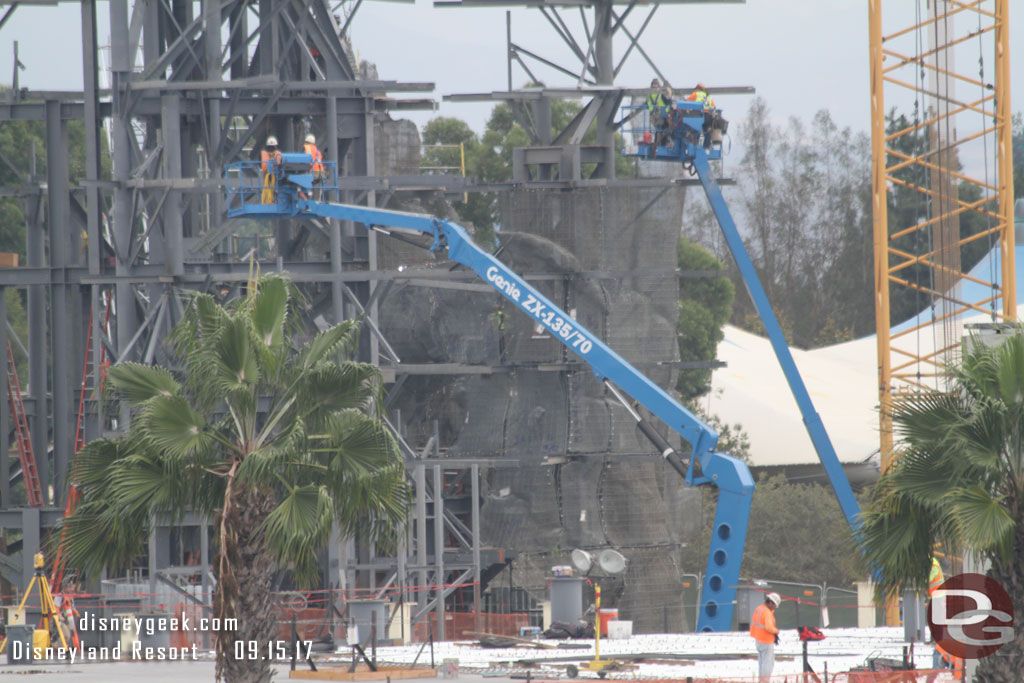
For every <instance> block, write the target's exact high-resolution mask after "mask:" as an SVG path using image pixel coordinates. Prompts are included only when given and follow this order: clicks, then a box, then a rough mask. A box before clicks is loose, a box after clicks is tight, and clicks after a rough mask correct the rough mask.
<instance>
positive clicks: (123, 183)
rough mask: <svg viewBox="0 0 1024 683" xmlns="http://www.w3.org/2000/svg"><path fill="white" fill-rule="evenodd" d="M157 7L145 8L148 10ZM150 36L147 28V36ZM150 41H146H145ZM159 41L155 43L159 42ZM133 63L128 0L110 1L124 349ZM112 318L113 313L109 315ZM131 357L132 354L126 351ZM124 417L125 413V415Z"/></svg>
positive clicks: (120, 341) (128, 308)
mask: <svg viewBox="0 0 1024 683" xmlns="http://www.w3.org/2000/svg"><path fill="white" fill-rule="evenodd" d="M150 11H153V12H155V11H156V10H155V9H153V8H147V12H150ZM148 37H149V34H148V31H147V38H148ZM148 42H149V41H147V43H148ZM158 44H159V43H157V45H158ZM131 70H132V65H131V63H130V61H129V55H128V5H127V0H111V1H110V78H111V84H112V93H111V98H112V100H113V105H114V106H113V112H112V114H111V117H110V131H111V136H110V137H111V142H110V147H111V150H112V153H111V175H112V180H113V182H114V206H113V212H112V216H111V218H112V221H111V222H112V229H113V233H114V240H115V241H114V244H115V245H116V249H117V257H116V266H115V274H116V275H117V277H118V282H117V285H116V297H115V303H116V310H115V311H114V313H115V316H116V317H114V320H116V322H117V347H116V348H118V349H127V348H128V345H129V344H130V343H131V340H132V337H133V336H134V335H135V331H136V330H137V329H138V323H139V320H138V315H137V313H136V307H135V306H136V304H135V290H134V287H133V286H132V284H131V282H130V279H129V278H130V276H131V274H132V267H131V265H132V264H131V262H130V260H131V248H132V245H133V240H132V236H133V235H132V232H133V231H132V227H133V219H132V193H131V189H130V188H129V187H128V185H127V183H128V177H129V175H130V173H131V158H130V156H129V152H130V150H131V145H132V144H133V142H132V139H131V135H132V132H131V121H130V114H129V112H128V111H127V102H126V101H125V100H126V93H125V90H124V89H125V87H126V86H127V79H128V76H129V74H130V73H131ZM112 317H113V316H112ZM129 356H130V357H132V358H134V356H135V354H134V353H132V354H129ZM125 417H126V415H125Z"/></svg>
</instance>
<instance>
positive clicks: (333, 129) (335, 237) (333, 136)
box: [325, 92, 345, 323]
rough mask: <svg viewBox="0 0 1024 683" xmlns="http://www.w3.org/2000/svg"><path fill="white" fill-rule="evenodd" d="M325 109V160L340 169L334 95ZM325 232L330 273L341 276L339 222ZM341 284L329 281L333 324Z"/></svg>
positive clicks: (338, 314)
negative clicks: (328, 237) (327, 240)
mask: <svg viewBox="0 0 1024 683" xmlns="http://www.w3.org/2000/svg"><path fill="white" fill-rule="evenodd" d="M326 109H327V116H326V119H327V120H326V126H325V128H326V141H327V159H328V160H329V161H333V162H334V168H335V169H340V168H341V159H340V158H339V156H338V98H337V97H336V96H335V95H334V93H331V92H328V93H327V107H326ZM339 174H340V171H339ZM325 199H326V198H325ZM327 231H328V234H329V235H330V239H331V244H330V247H331V273H333V274H336V275H341V272H342V270H344V268H343V267H342V253H341V221H339V220H337V219H336V218H328V219H327ZM342 284H343V283H342V281H341V280H340V279H339V278H334V279H332V280H331V305H332V307H333V309H334V322H335V323H340V322H341V321H342V320H345V293H344V291H343V289H342Z"/></svg>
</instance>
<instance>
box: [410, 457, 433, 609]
mask: <svg viewBox="0 0 1024 683" xmlns="http://www.w3.org/2000/svg"><path fill="white" fill-rule="evenodd" d="M413 484H414V485H415V487H416V511H415V515H414V519H415V520H416V567H417V569H416V582H417V583H418V584H419V585H418V586H416V604H417V605H418V606H419V608H420V609H423V608H424V607H425V606H426V604H427V601H428V600H429V598H430V595H429V594H428V593H427V586H428V585H429V584H428V583H427V576H428V574H427V565H428V562H429V561H430V560H429V557H428V555H427V473H426V465H423V464H421V463H417V464H416V465H415V468H414V470H413Z"/></svg>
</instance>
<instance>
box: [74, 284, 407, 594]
mask: <svg viewBox="0 0 1024 683" xmlns="http://www.w3.org/2000/svg"><path fill="white" fill-rule="evenodd" d="M300 303H301V302H300V301H299V300H298V299H296V298H295V295H294V291H293V290H292V289H291V288H290V286H289V285H288V283H287V282H286V281H285V280H283V279H281V278H278V277H270V278H265V279H263V280H261V281H260V282H259V284H258V286H257V287H255V288H253V290H252V291H251V292H250V293H249V295H248V296H247V297H246V298H244V299H241V300H236V301H234V302H232V303H231V304H229V305H228V306H227V307H222V306H221V305H219V304H218V303H217V302H216V301H215V300H214V299H213V298H212V297H210V296H208V295H205V294H197V295H195V296H194V297H193V300H192V302H191V304H190V305H189V307H188V308H187V309H186V313H185V316H184V318H183V320H182V322H181V323H180V324H179V325H178V326H177V327H176V328H175V329H174V330H173V332H172V335H171V338H170V339H171V342H172V344H173V348H174V351H175V353H176V357H177V360H178V361H179V362H180V371H172V370H169V369H165V368H159V367H150V366H144V365H140V364H135V363H125V364H122V365H119V366H116V367H114V368H111V370H110V376H109V379H110V384H111V385H112V387H113V390H114V392H115V394H116V395H117V396H118V397H119V398H120V399H121V400H123V401H125V402H126V403H127V404H128V405H130V406H131V411H132V420H131V423H130V425H129V428H128V431H127V433H126V434H125V435H123V436H120V437H116V438H107V439H99V440H96V441H92V442H90V443H89V444H87V445H86V446H85V448H83V449H82V450H81V451H80V452H79V454H78V456H77V457H76V460H75V466H74V473H73V478H74V480H75V481H76V482H77V483H78V486H79V491H80V493H81V502H80V504H79V507H78V509H77V510H76V511H75V512H74V514H72V515H70V516H69V517H67V518H66V519H65V520H64V523H63V526H64V529H65V531H66V536H65V544H64V551H65V554H66V555H65V556H66V558H67V562H68V564H69V566H74V567H77V568H78V569H79V571H80V572H81V573H83V574H84V575H85V576H96V575H97V574H98V573H99V572H100V571H102V570H104V569H106V570H107V571H109V572H112V573H116V572H117V571H119V570H120V569H123V568H125V567H127V566H128V564H129V563H130V562H131V560H132V559H133V558H134V557H135V556H136V555H137V554H138V553H139V552H140V551H141V550H142V549H143V546H144V544H145V541H146V539H147V538H148V534H149V529H150V521H151V519H152V515H153V514H154V513H157V512H167V513H170V514H171V515H172V516H173V517H179V516H180V515H182V514H183V513H184V512H185V511H187V510H192V511H195V512H197V513H199V514H205V515H208V516H210V517H213V516H217V515H219V516H220V519H221V520H222V523H221V524H218V540H219V555H218V560H217V562H218V563H220V562H221V561H222V560H224V559H225V558H226V557H231V556H233V555H232V553H233V552H234V551H233V550H232V548H231V547H230V545H231V539H232V538H234V537H235V535H236V533H235V532H233V531H231V529H229V528H227V527H228V526H230V524H229V522H230V521H231V520H238V519H245V518H246V517H247V516H246V514H244V513H242V512H240V511H239V510H237V509H236V508H237V507H238V506H240V505H243V504H244V501H245V500H247V499H248V498H247V496H249V495H250V494H252V493H256V494H257V496H258V498H259V499H261V500H262V501H269V502H270V503H271V505H270V507H269V513H268V514H266V515H265V516H263V517H262V518H259V517H258V518H257V519H256V522H257V523H258V524H259V528H258V530H256V533H257V537H258V538H260V539H261V540H262V543H263V544H265V551H266V552H267V553H269V554H270V555H272V556H273V558H274V559H275V560H276V561H277V562H278V564H279V566H281V567H289V568H291V569H292V570H293V572H294V573H295V575H296V577H297V578H298V579H300V580H302V581H304V582H312V581H313V580H314V579H315V578H316V577H317V575H318V572H319V560H318V553H319V551H320V550H322V549H323V547H324V546H325V544H326V542H327V541H328V540H329V536H330V529H331V526H332V524H334V523H336V524H337V525H338V526H339V527H340V528H341V530H342V531H343V533H345V534H353V533H356V532H357V531H358V532H364V533H368V534H369V536H368V538H370V539H371V540H373V539H376V540H379V541H381V542H385V543H386V542H388V541H390V540H391V539H392V538H393V535H394V531H395V529H396V527H397V525H399V524H400V522H401V521H402V519H403V516H404V513H405V500H406V490H405V482H404V468H403V465H402V462H401V459H400V457H399V454H398V449H397V445H396V443H395V441H394V439H393V437H392V436H391V434H390V433H389V432H388V431H387V429H386V428H385V427H384V425H383V424H382V423H381V422H380V421H379V420H378V419H377V416H376V414H375V412H374V406H375V405H376V402H375V400H376V398H377V397H378V393H379V386H380V376H379V370H378V369H377V368H375V367H374V366H371V365H368V364H362V363H356V362H353V361H351V360H338V358H339V356H344V355H347V354H348V353H349V352H350V351H352V350H353V349H354V348H355V341H356V338H357V336H358V326H357V325H356V324H355V323H353V322H351V321H346V322H344V323H340V324H338V325H335V326H334V327H332V328H329V329H328V330H326V331H323V332H320V333H319V334H317V335H315V336H314V337H313V338H312V339H311V340H310V341H309V342H308V343H306V344H305V345H301V344H300V342H301V338H300V337H298V333H297V327H296V326H297V325H298V322H299V320H300V319H301V311H300V310H299V309H300ZM249 517H251V515H250V516H249ZM225 520H227V521H225ZM58 536H59V535H57V534H55V535H54V537H55V538H57V537H58ZM227 570H228V572H229V573H230V568H227ZM225 571H226V569H225V567H224V566H223V564H221V565H220V569H219V572H220V574H219V577H220V578H223V577H225V576H226V575H225ZM224 585H230V584H229V583H228V584H224ZM219 586H220V584H219ZM218 589H219V588H218ZM239 589H240V590H243V591H244V590H245V587H244V586H241V587H240V588H239Z"/></svg>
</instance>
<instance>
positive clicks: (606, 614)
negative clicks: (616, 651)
mask: <svg viewBox="0 0 1024 683" xmlns="http://www.w3.org/2000/svg"><path fill="white" fill-rule="evenodd" d="M618 618H619V608H618V607H609V608H608V609H605V608H603V607H602V608H601V614H600V622H601V635H602V636H607V635H608V622H609V621H611V620H612V619H618Z"/></svg>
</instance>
